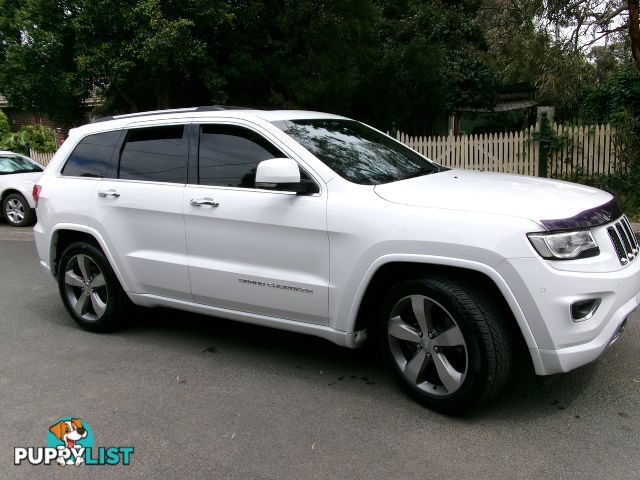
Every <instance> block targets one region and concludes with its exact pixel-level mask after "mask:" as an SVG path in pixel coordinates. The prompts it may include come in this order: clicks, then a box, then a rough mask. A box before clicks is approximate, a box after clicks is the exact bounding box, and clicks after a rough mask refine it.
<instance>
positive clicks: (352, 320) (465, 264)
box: [347, 254, 542, 371]
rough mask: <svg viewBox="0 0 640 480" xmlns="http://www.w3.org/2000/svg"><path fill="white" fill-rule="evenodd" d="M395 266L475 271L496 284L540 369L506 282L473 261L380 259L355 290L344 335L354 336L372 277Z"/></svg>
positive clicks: (420, 257) (530, 336) (409, 256)
mask: <svg viewBox="0 0 640 480" xmlns="http://www.w3.org/2000/svg"><path fill="white" fill-rule="evenodd" d="M395 262H404V263H423V264H430V265H442V266H448V267H457V268H464V269H467V270H475V271H476V272H479V273H483V274H484V275H486V276H487V277H489V278H490V279H491V280H493V282H494V283H495V284H496V286H497V287H498V289H499V290H500V293H502V296H503V297H504V299H505V300H506V302H507V305H509V308H510V309H511V312H512V313H513V316H514V317H515V319H516V322H517V323H518V327H519V328H520V331H521V332H522V336H523V337H524V340H525V342H526V344H527V347H528V348H529V352H530V354H531V358H532V361H533V364H534V367H535V368H536V371H537V370H538V367H542V360H541V358H540V353H539V351H538V346H537V343H536V340H535V338H534V336H533V333H532V332H531V329H530V328H529V323H528V322H527V320H526V318H525V316H524V312H523V311H522V309H521V308H520V305H519V303H518V301H517V300H516V297H515V295H514V294H513V292H512V291H511V288H509V285H508V284H507V282H506V281H505V280H504V279H503V278H502V276H500V274H499V273H498V272H497V271H496V270H494V269H493V268H492V267H490V266H489V265H485V264H483V263H479V262H474V261H473V260H465V259H459V258H451V257H438V256H432V255H415V254H389V255H382V256H380V257H378V258H377V259H376V260H375V261H374V262H373V263H372V264H371V265H370V266H369V268H368V270H367V271H366V273H365V275H364V277H363V278H362V280H361V282H360V285H359V286H358V289H357V290H356V294H355V296H354V299H353V302H352V304H351V308H350V311H349V317H348V321H347V332H348V333H353V330H354V328H355V324H356V318H357V316H358V310H359V309H360V304H361V302H362V298H363V297H364V294H365V292H366V291H367V288H368V286H369V283H370V282H371V279H372V278H373V276H374V275H375V273H376V272H377V271H378V270H379V269H380V268H381V267H382V266H384V265H386V264H388V263H395Z"/></svg>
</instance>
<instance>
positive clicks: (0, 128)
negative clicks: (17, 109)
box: [0, 110, 10, 138]
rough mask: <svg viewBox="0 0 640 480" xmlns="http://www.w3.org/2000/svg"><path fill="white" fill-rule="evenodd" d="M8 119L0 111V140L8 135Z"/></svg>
mask: <svg viewBox="0 0 640 480" xmlns="http://www.w3.org/2000/svg"><path fill="white" fill-rule="evenodd" d="M9 130H10V126H9V119H8V118H7V116H6V115H5V113H4V112H3V111H2V110H0V138H3V137H4V136H5V135H7V134H8V133H9Z"/></svg>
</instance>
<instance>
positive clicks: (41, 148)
mask: <svg viewBox="0 0 640 480" xmlns="http://www.w3.org/2000/svg"><path fill="white" fill-rule="evenodd" d="M0 148H2V149H4V150H11V151H13V152H19V153H22V152H26V151H27V150H28V149H29V148H30V149H32V150H35V151H37V152H45V153H50V152H55V151H56V136H55V132H54V131H53V130H52V129H51V128H49V127H46V126H44V125H25V126H24V127H22V128H20V130H18V131H17V132H9V133H6V134H5V135H3V136H0Z"/></svg>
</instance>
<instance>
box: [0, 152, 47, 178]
mask: <svg viewBox="0 0 640 480" xmlns="http://www.w3.org/2000/svg"><path fill="white" fill-rule="evenodd" d="M41 171H42V168H40V167H39V166H38V165H36V164H35V163H33V162H32V161H30V160H29V159H28V158H26V157H21V156H20V155H15V156H11V157H0V175H8V174H10V173H31V172H41Z"/></svg>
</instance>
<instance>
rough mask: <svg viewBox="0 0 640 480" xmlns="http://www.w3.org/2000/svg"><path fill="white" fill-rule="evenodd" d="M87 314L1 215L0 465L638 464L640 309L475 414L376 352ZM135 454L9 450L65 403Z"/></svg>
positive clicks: (557, 473)
mask: <svg viewBox="0 0 640 480" xmlns="http://www.w3.org/2000/svg"><path fill="white" fill-rule="evenodd" d="M135 316H136V318H132V319H131V325H130V326H129V327H128V328H126V329H125V330H122V331H120V332H118V333H114V334H108V335H97V334H91V333H87V332H84V331H82V330H80V329H78V328H76V326H75V324H74V323H73V322H72V321H71V319H70V318H69V317H68V316H67V314H66V312H65V311H64V309H63V307H62V304H61V302H60V300H59V299H58V293H57V288H56V285H55V283H54V282H53V281H52V280H51V279H50V278H49V277H48V276H47V275H46V274H45V273H44V272H43V271H41V269H40V267H39V266H38V262H37V260H36V254H35V247H34V244H33V243H32V241H31V234H30V233H29V231H28V230H26V231H25V230H23V231H19V232H16V231H14V230H10V229H9V228H8V227H6V226H4V225H0V412H1V413H0V425H1V426H2V427H1V428H2V434H1V435H0V478H11V479H14V478H28V479H36V478H49V479H51V478H83V479H85V478H88V479H91V478H109V479H116V478H123V479H124V478H126V479H142V478H158V479H162V478H167V479H175V478H179V477H181V478H210V479H217V478H220V479H243V480H244V479H263V478H264V479H289V478H290V479H307V478H318V479H360V478H362V479H368V480H369V479H377V478H381V479H403V480H404V479H426V478H431V479H433V478H474V479H478V478H505V479H516V478H535V479H537V480H538V479H546V478H549V479H558V478H562V479H569V478H580V479H602V478H612V479H613V478H614V479H627V478H628V479H638V478H640V452H639V446H640V408H639V407H640V366H639V363H640V349H639V347H640V325H639V324H640V318H639V316H638V315H637V314H636V315H635V316H634V318H632V319H631V322H630V325H629V327H628V328H627V331H626V332H625V334H624V336H623V337H622V338H621V340H620V341H619V342H618V344H617V345H616V346H615V347H614V348H613V349H611V350H610V351H609V352H607V353H606V354H605V356H603V357H602V358H601V359H600V361H598V362H597V363H594V364H592V365H589V366H587V367H584V368H582V369H579V370H577V371H574V372H572V373H569V374H566V375H562V376H557V377H554V378H553V379H550V380H544V381H543V380H541V379H540V378H537V377H535V376H534V375H533V373H532V372H531V370H530V368H529V366H528V365H527V364H526V362H521V364H520V365H519V366H518V368H517V370H516V373H515V375H514V378H513V380H512V382H511V383H510V385H509V387H508V389H507V391H506V392H505V394H504V395H503V396H502V397H501V398H500V399H498V400H497V401H495V402H494V403H493V404H491V405H490V406H488V407H486V408H484V409H482V410H480V411H478V412H475V413H474V414H472V415H469V416H467V417H465V418H449V417H446V416H443V415H440V414H437V413H433V412H431V411H429V410H426V409H424V408H422V407H420V406H419V405H417V404H415V403H414V402H413V401H412V400H410V399H409V398H407V397H406V396H405V395H404V394H403V393H402V392H401V391H400V390H399V389H398V388H397V387H396V386H395V385H394V383H393V380H392V379H391V378H390V377H389V376H388V374H387V373H385V371H384V369H383V368H382V367H381V365H380V364H379V362H378V360H377V359H376V358H375V356H374V355H372V354H371V353H369V352H368V351H366V350H360V351H350V350H346V349H341V348H339V347H336V346H333V345H332V344H330V343H328V342H325V341H323V340H320V339H314V338H311V337H306V336H302V335H296V334H290V333H285V332H279V331H275V330H270V329H266V328H259V327H254V326H249V325H242V324H238V323H233V322H228V321H224V320H220V319H216V318H208V317H203V316H198V315H192V314H186V313H182V312H178V311H171V310H152V311H151V310H149V311H143V312H138V313H136V315H135ZM64 416H75V417H80V418H82V419H84V421H85V422H87V423H88V424H89V425H90V427H91V429H92V430H93V433H94V435H95V444H96V445H102V446H133V447H134V448H135V452H134V454H133V455H132V457H131V465H129V466H81V467H77V468H76V467H65V468H62V467H59V466H57V465H52V466H48V467H47V466H30V465H20V466H14V465H13V447H14V446H44V444H45V435H46V432H47V428H48V427H49V426H50V425H52V424H53V423H54V422H55V421H57V420H58V419H59V418H60V417H64Z"/></svg>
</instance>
